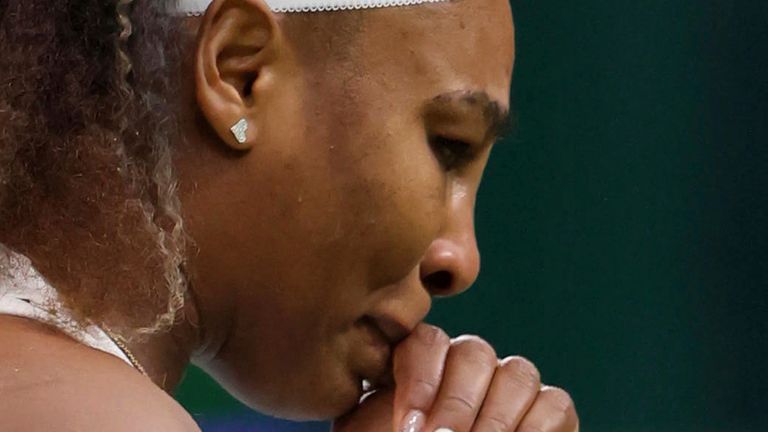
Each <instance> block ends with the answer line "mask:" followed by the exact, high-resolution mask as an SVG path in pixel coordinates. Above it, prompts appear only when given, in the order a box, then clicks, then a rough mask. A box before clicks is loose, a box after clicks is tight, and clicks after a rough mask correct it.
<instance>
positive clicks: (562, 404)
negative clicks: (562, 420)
mask: <svg viewBox="0 0 768 432" xmlns="http://www.w3.org/2000/svg"><path fill="white" fill-rule="evenodd" d="M541 393H542V395H545V397H546V400H547V401H548V403H549V404H550V405H552V406H553V407H555V408H557V409H558V410H559V411H561V412H563V413H566V414H567V416H568V417H570V416H575V415H576V409H575V407H574V404H573V399H572V398H571V395H570V394H568V392H567V391H565V390H563V389H561V388H559V387H545V388H544V389H542V390H541Z"/></svg>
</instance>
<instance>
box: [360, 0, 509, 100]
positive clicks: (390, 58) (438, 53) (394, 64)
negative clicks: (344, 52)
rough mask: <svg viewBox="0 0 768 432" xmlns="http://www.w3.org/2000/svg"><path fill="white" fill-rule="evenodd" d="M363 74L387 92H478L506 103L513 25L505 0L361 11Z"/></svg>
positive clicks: (463, 0)
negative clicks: (363, 15) (362, 17)
mask: <svg viewBox="0 0 768 432" xmlns="http://www.w3.org/2000/svg"><path fill="white" fill-rule="evenodd" d="M363 28H364V30H363V31H362V32H360V34H359V36H360V40H359V41H358V42H359V45H358V49H360V50H361V51H362V52H360V54H361V55H360V58H361V59H363V63H364V67H365V69H366V70H365V73H366V74H367V76H368V77H370V78H372V79H376V80H378V81H379V82H378V83H379V84H380V85H382V86H384V87H386V88H387V89H388V90H390V91H392V92H397V91H398V90H401V91H404V92H408V94H409V95H410V96H412V97H420V98H430V97H434V96H436V95H438V94H442V93H449V92H457V91H482V92H485V93H487V94H488V95H489V96H490V97H491V99H492V100H493V101H494V102H497V103H498V104H499V105H500V106H501V107H502V108H508V106H509V101H508V98H509V85H510V79H511V75H512V65H513V62H514V30H513V24H512V14H511V11H510V7H509V3H508V2H507V0H452V1H445V2H438V3H429V4H423V5H419V6H410V7H396V8H384V9H378V10H372V11H368V12H367V13H366V14H365V22H364V23H363Z"/></svg>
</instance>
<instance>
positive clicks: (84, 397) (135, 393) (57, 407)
mask: <svg viewBox="0 0 768 432" xmlns="http://www.w3.org/2000/svg"><path fill="white" fill-rule="evenodd" d="M0 419H2V423H3V426H2V428H1V429H2V430H24V431H30V432H34V431H49V430H57V431H63V432H65V431H82V432H89V431H104V430H109V431H114V432H128V431H131V432H133V431H148V432H152V431H158V432H159V431H163V432H199V428H198V427H197V425H195V422H194V421H193V420H192V418H191V417H190V416H189V414H187V413H186V411H184V409H183V408H182V407H181V406H180V405H179V404H178V403H176V401H174V400H173V399H172V398H171V397H170V396H168V395H167V394H166V393H165V392H163V391H162V390H161V389H159V388H158V387H157V386H155V385H154V384H153V383H152V382H151V381H149V380H148V379H147V378H145V377H143V376H141V375H140V374H138V373H137V372H136V371H134V370H132V369H131V368H129V367H127V366H126V365H125V364H123V363H122V362H121V361H120V360H119V359H116V358H113V357H112V356H110V355H108V354H103V353H101V352H97V351H95V350H92V349H90V348H88V347H85V346H82V345H80V344H78V343H77V342H74V341H71V340H69V339H68V338H66V337H65V336H61V335H59V334H57V333H55V332H53V331H48V330H47V329H45V328H44V327H42V326H40V325H38V324H36V323H31V322H27V321H26V320H18V319H15V318H11V317H5V316H0Z"/></svg>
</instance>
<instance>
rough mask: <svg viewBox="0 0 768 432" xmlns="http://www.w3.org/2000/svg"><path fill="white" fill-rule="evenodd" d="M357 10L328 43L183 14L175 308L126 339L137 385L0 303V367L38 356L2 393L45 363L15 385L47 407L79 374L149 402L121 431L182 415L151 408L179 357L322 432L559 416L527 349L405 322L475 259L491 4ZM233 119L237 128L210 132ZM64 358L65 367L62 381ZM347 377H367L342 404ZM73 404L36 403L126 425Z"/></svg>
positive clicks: (560, 426) (561, 397)
mask: <svg viewBox="0 0 768 432" xmlns="http://www.w3.org/2000/svg"><path fill="white" fill-rule="evenodd" d="M358 18H359V21H357V23H356V24H355V25H354V26H352V27H350V28H349V29H348V30H349V31H350V32H352V33H353V34H354V37H352V38H350V39H349V40H347V41H344V43H343V44H341V45H342V46H343V52H342V53H341V54H338V52H336V51H334V52H326V51H323V50H322V45H323V43H322V42H328V41H327V40H326V39H323V38H322V36H323V35H318V34H313V33H312V32H313V31H314V30H313V28H311V26H309V27H308V26H303V27H302V26H292V25H291V22H290V20H289V19H287V18H286V17H285V16H279V15H275V14H272V13H271V12H270V11H269V10H268V8H267V7H266V6H265V5H264V3H262V2H260V1H257V0H239V1H234V0H217V1H215V2H214V3H213V4H212V5H211V7H210V8H209V10H208V12H207V13H206V15H205V17H203V18H202V20H199V21H190V22H188V23H186V25H188V26H189V28H190V29H191V30H193V31H195V32H196V33H197V44H196V46H195V50H194V52H193V53H191V55H190V56H189V64H187V65H186V66H185V69H184V70H185V72H184V74H183V75H182V79H184V80H185V81H184V82H185V88H186V92H185V95H184V103H183V104H182V106H184V107H185V109H184V111H183V112H182V122H183V130H184V131H185V132H186V137H185V138H186V144H185V145H184V146H180V147H179V151H178V155H177V161H176V162H177V168H178V171H179V180H180V182H179V183H180V187H181V190H180V193H181V200H182V203H183V209H184V217H185V223H186V227H187V230H188V232H189V234H190V235H191V237H192V239H194V244H195V249H194V251H193V253H192V254H191V256H190V259H189V263H188V265H187V267H186V271H187V273H188V274H189V278H190V290H189V298H188V299H187V303H186V309H185V316H186V320H185V321H183V322H182V323H180V324H179V326H178V327H177V328H176V329H174V330H173V331H172V332H171V333H169V334H165V335H159V336H156V337H154V338H150V339H148V340H145V341H142V342H140V343H138V342H137V343H133V344H132V345H131V350H132V351H133V352H134V353H135V354H136V356H137V357H138V358H139V360H140V361H141V362H142V363H143V364H144V366H145V368H147V370H148V371H149V374H150V377H151V378H152V380H153V381H154V385H153V383H152V382H150V381H149V380H146V379H144V378H143V377H141V376H140V375H138V374H136V373H135V371H133V370H131V369H130V368H128V367H127V366H126V365H124V364H122V363H120V361H119V360H116V359H114V358H111V357H109V356H104V355H102V354H100V353H96V352H94V351H93V350H91V349H89V348H87V347H84V346H82V345H78V344H77V343H74V342H72V341H70V340H67V339H66V338H63V337H61V336H56V335H51V334H50V332H48V331H46V330H45V329H42V328H40V326H37V325H35V324H33V323H32V324H30V323H26V322H11V321H13V320H14V319H13V318H10V317H0V347H2V346H16V345H13V344H18V343H21V341H24V343H25V344H27V345H29V347H30V348H29V349H28V350H26V351H24V352H25V353H27V354H19V353H18V352H16V351H17V350H12V351H13V352H14V353H15V354H13V353H5V354H2V353H0V363H2V365H3V366H5V365H6V364H10V363H8V362H9V361H10V362H16V363H17V364H22V365H24V364H26V363H25V362H31V361H33V360H34V359H37V360H34V361H37V362H38V363H40V362H42V363H40V364H39V365H38V366H36V367H35V368H26V367H25V368H21V369H22V371H21V372H20V375H19V374H17V375H13V374H9V373H8V372H6V373H5V375H4V376H3V377H0V388H4V387H3V386H12V385H16V384H17V383H18V382H19V381H18V380H23V379H27V380H30V379H32V380H34V379H37V378H36V377H39V376H40V374H39V371H40V370H48V369H51V368H52V370H54V371H59V372H58V375H56V374H54V375H55V379H52V380H50V381H49V382H48V381H47V382H46V385H43V386H36V387H35V386H33V387H32V388H33V389H34V388H37V389H38V390H32V391H31V392H30V393H29V394H28V395H27V396H26V400H25V404H24V405H23V406H26V407H30V408H28V409H29V410H32V411H34V410H35V409H36V407H40V412H46V410H44V409H42V408H41V407H44V406H46V403H48V402H49V401H48V400H47V399H46V398H48V399H50V395H51V394H56V392H57V391H58V390H59V389H61V388H68V387H67V386H73V385H76V386H77V385H79V386H84V387H83V388H82V389H81V390H82V393H83V394H88V395H91V394H92V395H94V396H93V400H94V401H95V400H99V401H103V400H108V401H113V402H114V403H115V404H118V405H120V406H130V407H132V408H131V409H136V410H138V411H141V409H142V408H147V410H146V411H142V412H143V414H142V415H140V416H139V415H132V414H133V413H132V412H130V411H129V412H128V413H127V414H126V416H125V417H126V419H125V421H124V422H125V423H126V424H127V426H124V427H125V430H134V429H131V428H135V427H138V426H137V425H136V424H135V423H136V422H137V421H138V422H144V423H143V424H141V425H139V426H140V427H141V430H166V431H168V430H171V431H173V430H196V427H195V426H194V425H192V424H190V422H191V419H190V418H189V416H188V415H187V414H186V413H183V412H180V411H179V409H157V407H158V406H166V405H167V404H171V405H173V401H172V400H170V398H169V397H168V396H167V395H165V394H163V393H162V392H158V391H157V386H160V387H162V388H164V389H166V390H169V391H170V390H171V389H172V388H173V387H174V386H175V384H176V383H177V382H178V380H179V379H180V377H181V374H182V371H183V369H184V367H185V366H186V364H187V363H188V362H189V361H192V362H194V363H195V364H197V365H199V366H200V367H202V368H203V369H204V370H206V371H207V372H208V373H209V374H211V376H213V377H214V378H215V379H216V380H217V381H219V382H220V383H221V384H222V385H223V386H224V387H225V388H226V389H227V390H228V391H230V392H231V393H232V394H233V395H235V396H236V397H237V398H239V399H240V400H241V401H243V402H244V403H246V404H247V405H249V406H251V407H253V408H254V409H259V410H261V411H264V412H267V413H270V414H273V415H278V416H282V417H288V418H295V419H310V418H313V419H315V418H338V419H337V421H336V422H335V424H334V428H335V429H336V430H338V431H345V430H376V431H379V430H381V431H385V430H387V431H391V430H400V429H402V427H403V421H404V419H405V417H406V416H407V414H408V413H413V412H414V411H412V410H417V412H420V413H423V415H422V416H420V417H419V416H417V418H420V419H421V420H420V421H421V422H423V423H424V424H425V426H424V427H425V429H424V430H434V429H436V428H438V427H449V428H451V429H453V430H454V431H456V432H464V431H466V432H469V431H498V430H503V431H514V430H520V431H525V430H538V431H573V430H577V429H578V419H577V416H576V413H575V409H574V407H573V403H572V401H571V399H570V397H569V396H568V394H567V393H566V392H564V391H562V390H560V389H556V388H550V387H545V388H543V389H542V387H541V384H540V381H539V375H538V371H537V370H536V368H535V367H534V366H533V365H532V364H531V363H530V362H528V361H527V360H525V359H523V358H520V357H509V358H506V359H504V360H498V358H497V355H496V353H495V351H494V350H493V348H492V347H491V346H490V345H489V344H488V343H487V342H485V341H483V340H482V339H480V338H478V337H475V336H463V337H460V338H457V339H453V340H451V339H449V338H448V336H447V335H446V334H445V333H444V332H443V331H442V330H440V329H437V328H435V327H432V326H429V325H427V324H424V323H423V322H422V321H423V319H424V317H425V316H426V314H427V312H428V311H429V308H430V304H431V298H432V297H433V296H449V295H455V294H458V293H460V292H462V291H464V290H466V289H467V288H468V287H469V286H470V285H471V284H472V283H473V282H474V280H475V279H476V277H477V274H478V272H479V265H480V259H479V253H478V250H477V244H476V240H475V233H474V221H473V211H474V205H475V199H476V193H477V189H478V187H479V184H480V180H481V176H482V172H483V170H484V168H485V165H486V163H487V159H488V157H489V154H490V150H491V147H492V144H493V141H494V139H495V136H494V131H495V129H496V128H497V127H498V124H497V123H498V122H499V121H500V120H501V118H502V117H503V115H504V113H505V112H506V111H508V107H509V86H510V80H511V75H512V65H513V61H514V35H513V26H512V17H511V12H510V10H509V5H508V3H507V2H506V1H505V0H463V1H457V2H446V3H436V4H429V5H421V6H417V7H407V8H385V9H380V10H371V11H365V12H364V13H363V14H361V15H359V17H358ZM311 41H321V43H320V44H319V45H320V46H315V45H313V42H311ZM332 45H335V44H332ZM339 49H340V48H339ZM361 77H364V78H361ZM240 118H245V119H246V120H247V121H248V123H249V131H248V138H247V141H246V142H245V143H239V142H237V141H236V140H235V139H234V137H233V136H232V134H231V132H230V131H229V128H230V127H231V126H232V125H233V124H234V123H235V122H236V121H237V120H238V119H240ZM457 142H460V143H464V144H457ZM456 149H464V150H462V151H461V152H459V153H460V155H459V154H457V152H453V151H451V150H456ZM9 320H10V321H9ZM22 321H23V320H22ZM6 324H13V326H7V325H6ZM377 328H378V329H377ZM53 338H56V343H55V344H54V343H52V341H53ZM8 344H10V345H8ZM65 347H66V349H65ZM41 351H42V352H44V353H51V355H43V356H41V355H36V353H40V352H41ZM53 353H56V357H55V358H56V361H55V362H54V363H49V364H46V363H45V362H46V361H48V362H51V360H50V359H51V358H52V357H53ZM25 355H26V357H25ZM14 356H16V357H14ZM41 359H42V360H41ZM46 359H48V360H46ZM83 364H87V365H88V368H86V369H83V367H82V365H83ZM78 365H80V366H78ZM69 367H72V368H74V369H76V370H81V371H82V373H81V375H72V376H74V377H75V378H77V377H80V378H81V379H68V380H65V378H64V377H65V376H68V375H67V374H68V373H69V369H68V368H69ZM0 369H2V368H0ZM6 370H8V369H7V368H6ZM93 370H100V371H103V372H104V373H100V374H95V375H94V376H92V375H93V374H92V371H93ZM118 370H119V371H120V372H117V371H118ZM62 371H66V373H65V372H62ZM99 377H103V378H99ZM362 378H368V379H370V380H372V381H373V382H374V383H375V385H376V391H375V392H374V393H372V394H371V395H370V397H368V398H367V399H365V401H363V402H362V403H360V402H359V401H360V397H361V395H362V393H363V391H362V388H361V384H360V382H361V379H362ZM81 382H82V383H81ZM57 386H61V387H57ZM126 389H130V391H128V390H126ZM126 394H128V396H126ZM121 398H128V400H123V399H121ZM163 404H166V405H163ZM150 407H151V408H152V409H149V408H150ZM12 408H13V407H11V408H8V407H7V406H6V405H2V406H0V415H2V416H5V415H8V416H12V417H13V416H14V412H15V411H14V409H12ZM76 411H77V410H76V409H75V408H74V407H73V408H72V409H70V410H67V409H62V410H58V411H56V414H55V415H58V416H68V415H71V416H75V419H74V420H73V421H75V423H77V422H85V423H82V424H81V423H77V424H79V425H81V426H82V427H81V429H82V430H104V428H105V427H106V425H109V427H110V428H112V429H111V430H115V429H114V428H115V427H116V425H115V422H119V423H120V424H121V425H122V424H123V420H121V419H117V420H116V419H115V418H109V417H108V416H104V418H102V417H99V416H97V415H90V416H87V418H85V417H83V416H82V415H81V416H77V414H76V413H75V414H73V412H76ZM52 415H53V414H52ZM3 418H6V417H3ZM13 418H16V419H17V420H18V421H29V419H30V418H36V419H38V421H40V422H43V421H45V419H46V417H45V415H43V416H40V415H37V416H31V415H27V416H23V417H21V416H19V415H15V417H13ZM24 419H26V420H24ZM48 420H50V419H48ZM59 420H60V418H59ZM89 422H90V423H89ZM159 424H163V425H165V426H163V429H157V428H158V425H159ZM83 425H84V426H83ZM31 429H32V428H31ZM39 429H40V430H44V428H43V427H42V426H41V427H40V428H39ZM78 430H80V429H78Z"/></svg>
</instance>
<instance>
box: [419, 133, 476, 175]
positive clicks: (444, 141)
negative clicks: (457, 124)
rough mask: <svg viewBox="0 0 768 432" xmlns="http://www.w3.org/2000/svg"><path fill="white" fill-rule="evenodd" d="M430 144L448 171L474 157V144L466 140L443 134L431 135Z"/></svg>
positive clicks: (459, 166) (457, 167)
mask: <svg viewBox="0 0 768 432" xmlns="http://www.w3.org/2000/svg"><path fill="white" fill-rule="evenodd" d="M429 145H430V147H432V151H433V152H434V153H435V156H436V157H437V160H438V161H439V162H440V165H442V166H443V167H444V168H445V170H446V171H452V170H455V169H459V168H461V167H462V166H463V165H465V164H466V163H467V162H469V161H470V160H471V159H472V156H473V155H472V145H471V144H469V143H468V142H466V141H463V140H460V139H455V138H448V137H445V136H442V135H433V136H431V137H429Z"/></svg>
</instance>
